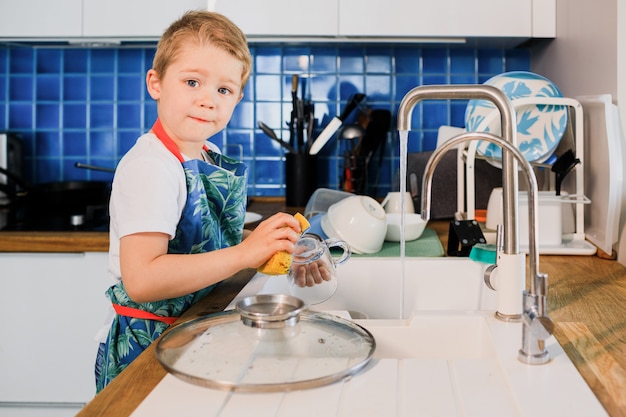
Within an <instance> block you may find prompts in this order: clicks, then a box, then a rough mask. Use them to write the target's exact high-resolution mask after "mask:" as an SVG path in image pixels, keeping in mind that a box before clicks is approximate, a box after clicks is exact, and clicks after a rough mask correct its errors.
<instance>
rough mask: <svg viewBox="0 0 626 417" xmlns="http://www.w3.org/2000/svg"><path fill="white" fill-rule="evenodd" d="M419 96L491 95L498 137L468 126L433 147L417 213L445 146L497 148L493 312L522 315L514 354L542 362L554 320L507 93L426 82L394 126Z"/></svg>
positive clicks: (401, 124) (530, 176) (532, 198)
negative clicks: (520, 183)
mask: <svg viewBox="0 0 626 417" xmlns="http://www.w3.org/2000/svg"><path fill="white" fill-rule="evenodd" d="M424 99H438V100H441V99H465V100H466V99H486V100H490V101H492V102H493V103H494V104H495V106H496V108H497V109H498V110H499V111H500V116H501V126H502V132H503V138H501V137H498V136H495V135H493V134H490V133H482V132H469V133H463V134H461V135H458V136H455V137H454V138H452V139H449V140H448V141H446V142H445V143H444V144H443V145H441V146H440V147H438V148H437V149H436V150H435V151H434V152H433V154H432V156H431V157H430V159H429V160H428V163H427V164H426V167H425V171H424V176H423V180H422V218H423V219H424V220H429V219H430V206H431V191H432V179H433V174H434V170H435V167H436V166H437V164H438V163H439V161H440V160H441V158H442V157H443V155H444V154H445V153H446V152H447V151H448V150H450V149H452V148H455V147H457V146H459V145H461V144H465V143H467V142H471V141H474V140H484V141H487V142H490V143H493V144H495V145H498V146H500V147H501V148H502V150H503V152H502V162H503V164H502V189H503V208H504V216H503V219H504V242H503V250H502V252H499V253H498V256H497V258H498V267H497V269H498V270H499V271H498V273H497V274H491V276H492V277H494V276H497V277H498V278H497V282H491V283H490V286H492V287H494V288H496V289H497V294H498V310H497V311H496V317H497V318H499V319H501V320H505V321H508V320H516V319H519V318H520V317H521V318H522V328H523V330H522V348H521V349H520V350H519V354H518V358H519V360H520V361H522V362H524V363H528V364H542V363H546V362H548V361H549V354H548V351H547V350H546V348H545V339H547V338H548V337H549V336H550V335H551V334H552V331H553V327H554V324H553V322H552V320H551V319H550V318H549V317H548V315H547V311H546V292H547V275H546V274H542V273H540V272H539V250H538V239H539V236H538V235H539V233H538V225H537V218H538V217H537V213H538V201H537V199H538V195H539V192H538V187H537V178H536V177H535V174H534V172H533V170H532V167H531V165H530V163H529V162H528V161H527V160H526V158H525V157H524V155H522V153H521V152H520V151H519V149H518V148H517V126H516V119H515V113H514V111H513V107H512V105H511V102H510V101H509V100H508V98H507V97H506V96H505V95H504V93H503V92H502V91H500V90H499V89H497V88H495V87H492V86H487V85H430V86H420V87H416V88H414V89H412V90H411V91H409V92H408V93H407V94H406V95H405V96H404V98H403V99H402V102H401V103H400V108H399V110H398V130H399V131H400V132H402V131H408V130H409V129H410V127H411V126H410V116H411V113H412V111H413V108H414V107H415V105H416V104H417V103H418V102H419V101H420V100H424ZM518 163H519V164H520V165H521V167H522V168H523V171H524V173H525V174H526V179H527V182H528V216H529V228H530V230H529V233H528V236H529V250H528V255H529V258H530V259H529V261H530V262H529V263H530V279H529V283H530V285H529V288H528V289H526V290H524V286H525V281H526V274H525V269H526V268H525V267H526V258H525V254H524V253H523V252H520V251H519V240H518V219H517V212H518V204H517V192H518V187H517V168H518Z"/></svg>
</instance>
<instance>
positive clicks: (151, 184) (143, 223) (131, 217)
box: [111, 154, 187, 239]
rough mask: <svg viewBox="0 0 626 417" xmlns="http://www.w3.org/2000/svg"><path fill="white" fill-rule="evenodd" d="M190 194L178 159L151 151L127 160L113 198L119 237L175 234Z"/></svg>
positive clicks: (172, 235)
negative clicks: (138, 234)
mask: <svg viewBox="0 0 626 417" xmlns="http://www.w3.org/2000/svg"><path fill="white" fill-rule="evenodd" d="M186 194H187V193H186V185H185V181H184V173H183V168H182V165H181V164H180V162H178V161H177V160H176V159H174V158H162V157H158V155H154V156H152V155H150V154H148V155H143V156H142V157H141V158H139V157H138V158H130V159H129V160H127V161H125V163H124V165H123V166H120V167H118V172H117V173H116V177H115V180H114V182H113V188H112V198H111V201H112V205H111V210H112V214H113V215H114V216H115V222H116V225H117V230H118V233H119V237H120V238H121V237H123V236H126V235H130V234H134V233H140V232H161V233H166V234H168V235H169V236H170V239H171V238H173V237H174V235H175V233H176V226H177V225H178V221H179V219H180V216H181V213H182V209H183V206H184V203H185V201H186ZM113 211H114V213H113Z"/></svg>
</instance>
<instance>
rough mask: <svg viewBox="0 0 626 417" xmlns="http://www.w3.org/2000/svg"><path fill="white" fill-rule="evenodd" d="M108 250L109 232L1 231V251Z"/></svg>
mask: <svg viewBox="0 0 626 417" xmlns="http://www.w3.org/2000/svg"><path fill="white" fill-rule="evenodd" d="M108 251H109V234H108V232H0V252H108Z"/></svg>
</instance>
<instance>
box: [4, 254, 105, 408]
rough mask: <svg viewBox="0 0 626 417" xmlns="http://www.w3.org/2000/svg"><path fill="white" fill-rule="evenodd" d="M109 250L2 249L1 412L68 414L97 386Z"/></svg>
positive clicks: (88, 397)
mask: <svg viewBox="0 0 626 417" xmlns="http://www.w3.org/2000/svg"><path fill="white" fill-rule="evenodd" d="M107 256H108V255H107V253H103V252H87V253H0V285H1V288H2V290H1V291H0V317H2V333H1V336H0V417H4V416H12V417H15V416H18V417H21V416H24V417H26V416H28V417H38V416H47V417H50V416H52V417H57V416H58V417H62V416H74V415H76V413H77V412H78V411H79V410H80V409H81V408H82V407H83V406H84V404H86V403H87V402H89V401H90V400H91V399H92V398H93V396H94V394H95V380H94V362H95V357H96V352H97V348H98V342H97V341H95V340H94V336H95V334H96V332H97V331H98V329H99V328H100V327H101V326H102V324H103V320H104V316H105V312H106V309H107V306H108V302H107V298H106V297H105V295H104V292H105V290H106V288H107V286H108V278H107Z"/></svg>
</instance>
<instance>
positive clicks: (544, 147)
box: [465, 71, 567, 166]
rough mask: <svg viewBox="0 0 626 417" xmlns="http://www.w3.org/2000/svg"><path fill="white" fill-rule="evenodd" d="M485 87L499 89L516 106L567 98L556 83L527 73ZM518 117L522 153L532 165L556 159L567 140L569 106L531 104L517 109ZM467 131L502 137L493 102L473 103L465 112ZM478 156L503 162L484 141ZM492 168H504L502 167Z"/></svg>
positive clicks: (492, 81) (499, 77)
mask: <svg viewBox="0 0 626 417" xmlns="http://www.w3.org/2000/svg"><path fill="white" fill-rule="evenodd" d="M484 84H485V85H491V86H494V87H497V88H499V89H500V90H502V91H503V92H504V94H505V95H506V96H507V97H508V98H509V100H511V101H512V102H515V100H516V99H520V98H533V97H563V94H562V93H561V91H560V90H559V88H558V87H557V86H556V85H554V84H553V83H552V81H550V80H548V79H547V78H545V77H542V76H541V75H538V74H534V73H532V72H526V71H512V72H505V73H503V74H500V75H496V76H495V77H492V78H490V79H488V80H487V81H485V83H484ZM515 114H516V116H517V143H518V148H519V150H520V151H521V152H522V154H524V157H526V159H527V160H528V161H530V162H544V161H545V160H547V159H548V158H549V157H550V156H552V154H553V153H554V150H555V149H556V147H557V145H558V144H559V142H560V141H561V138H562V137H563V133H564V132H565V128H566V126H567V106H558V105H540V104H529V105H524V106H519V107H517V108H516V110H515ZM465 127H466V130H467V131H468V132H489V133H492V134H494V135H497V136H500V135H501V126H500V112H498V110H497V109H496V108H495V105H494V104H493V103H491V102H490V101H487V100H470V101H469V102H468V104H467V108H466V110H465ZM476 152H477V153H478V154H480V155H484V156H487V157H489V158H492V159H495V160H501V159H502V150H501V149H500V147H499V146H498V145H495V144H492V143H490V142H486V141H481V142H480V143H479V144H478V146H477V148H476ZM490 162H491V161H490ZM492 165H496V166H498V165H500V166H501V164H500V163H498V164H494V163H492Z"/></svg>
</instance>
